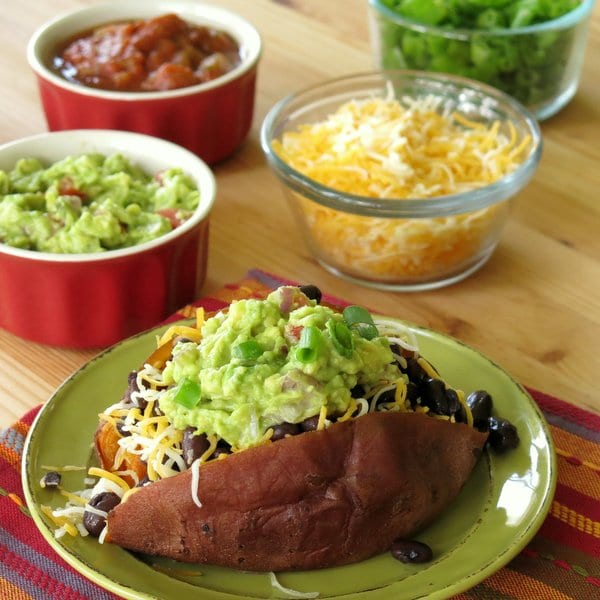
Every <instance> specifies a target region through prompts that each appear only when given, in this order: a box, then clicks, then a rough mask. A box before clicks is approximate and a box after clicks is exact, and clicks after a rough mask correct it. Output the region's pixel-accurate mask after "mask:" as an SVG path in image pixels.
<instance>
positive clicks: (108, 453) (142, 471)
mask: <svg viewBox="0 0 600 600" xmlns="http://www.w3.org/2000/svg"><path fill="white" fill-rule="evenodd" d="M120 438H121V434H120V433H119V432H118V431H117V428H116V426H115V424H114V423H113V422H112V421H100V424H99V425H98V428H97V429H96V433H95V435H94V447H95V449H96V456H97V457H98V462H99V463H100V466H101V467H102V468H103V469H105V470H107V471H133V472H134V473H135V474H136V475H137V481H140V480H141V479H143V478H144V477H145V476H146V465H145V464H144V462H143V461H141V460H140V458H139V457H138V456H136V455H135V454H129V453H127V452H126V453H124V454H123V459H122V461H121V464H120V465H117V466H116V467H115V464H114V463H115V459H116V456H117V451H118V450H119V443H118V442H119V439H120ZM123 479H124V480H125V481H126V482H127V483H128V484H129V485H135V484H136V481H134V479H133V477H130V476H129V475H123Z"/></svg>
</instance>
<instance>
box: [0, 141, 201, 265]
mask: <svg viewBox="0 0 600 600" xmlns="http://www.w3.org/2000/svg"><path fill="white" fill-rule="evenodd" d="M199 199H200V194H199V191H198V189H197V187H196V185H195V183H194V182H193V181H192V179H191V178H190V177H188V176H187V175H185V174H184V173H183V172H182V171H181V169H178V168H171V169H167V170H165V171H161V172H160V173H157V174H155V175H150V174H148V173H146V172H145V171H143V170H142V169H141V168H139V167H137V166H136V165H134V164H132V163H131V162H130V161H129V160H128V159H127V158H125V157H124V156H122V155H121V154H118V153H117V154H113V155H110V156H105V155H103V154H98V153H90V154H82V155H80V156H69V157H67V158H65V159H63V160H61V161H59V162H56V163H54V164H51V165H45V164H43V163H42V162H41V161H40V160H38V159H37V158H24V159H21V160H19V161H18V162H17V164H16V165H15V166H14V168H13V169H12V170H10V171H2V170H0V243H4V244H7V245H9V246H14V247H16V248H23V249H27V250H37V251H42V252H54V253H68V254H72V253H89V252H103V251H106V250H114V249H118V248H125V247H128V246H134V245H136V244H141V243H143V242H147V241H149V240H153V239H155V238H157V237H159V236H161V235H164V234H165V233H168V232H169V231H171V230H173V229H174V227H177V225H179V224H181V223H182V222H183V221H185V220H186V219H188V218H189V217H190V216H191V214H192V213H193V211H194V210H195V208H196V207H197V206H198V202H199Z"/></svg>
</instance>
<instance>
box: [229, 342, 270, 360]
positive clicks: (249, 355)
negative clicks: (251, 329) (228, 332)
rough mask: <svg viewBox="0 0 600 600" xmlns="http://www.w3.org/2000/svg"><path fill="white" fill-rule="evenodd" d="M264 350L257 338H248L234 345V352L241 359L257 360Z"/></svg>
mask: <svg viewBox="0 0 600 600" xmlns="http://www.w3.org/2000/svg"><path fill="white" fill-rule="evenodd" d="M263 352H264V350H263V349H262V347H261V345H260V344H259V343H258V342H257V341H256V340H247V341H245V342H242V343H241V344H238V345H237V346H234V347H233V350H232V354H233V356H234V357H235V358H239V359H241V360H256V359H257V358H259V357H260V356H261V355H262V353H263Z"/></svg>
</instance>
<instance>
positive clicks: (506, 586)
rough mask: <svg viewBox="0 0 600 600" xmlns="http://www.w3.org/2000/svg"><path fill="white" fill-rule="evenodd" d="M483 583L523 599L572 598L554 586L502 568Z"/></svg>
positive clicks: (567, 599)
mask: <svg viewBox="0 0 600 600" xmlns="http://www.w3.org/2000/svg"><path fill="white" fill-rule="evenodd" d="M485 585H486V586H487V587H490V588H492V589H494V590H495V591H497V592H500V593H502V594H506V595H507V596H510V597H511V598H522V599H523V600H572V598H571V596H566V595H565V594H563V593H562V592H560V591H559V590H557V589H556V588H553V587H550V586H549V585H546V584H545V583H544V582H543V581H540V580H539V579H533V578H532V577H528V576H527V575H523V574H522V573H517V572H515V571H511V570H510V569H508V568H505V569H502V570H501V571H498V572H497V573H494V574H493V575H492V576H490V577H488V578H487V579H486V580H485Z"/></svg>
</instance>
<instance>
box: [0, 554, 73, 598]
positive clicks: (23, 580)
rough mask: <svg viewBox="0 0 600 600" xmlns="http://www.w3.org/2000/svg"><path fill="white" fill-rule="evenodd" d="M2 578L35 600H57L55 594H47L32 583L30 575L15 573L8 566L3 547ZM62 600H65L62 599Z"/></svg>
mask: <svg viewBox="0 0 600 600" xmlns="http://www.w3.org/2000/svg"><path fill="white" fill-rule="evenodd" d="M0 578H2V579H6V581H8V582H9V583H12V584H13V585H14V586H15V587H18V588H20V589H21V590H23V591H24V592H25V593H27V594H29V595H30V596H31V597H32V598H35V600H57V597H56V595H55V594H54V593H53V592H47V591H45V590H44V589H43V588H41V587H39V586H38V585H36V583H35V582H34V581H31V578H30V574H27V575H21V573H18V572H17V571H15V570H14V569H13V568H12V566H9V564H7V556H6V553H5V552H4V551H3V549H2V548H1V547H0ZM60 600H65V599H64V598H61V599H60Z"/></svg>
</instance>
